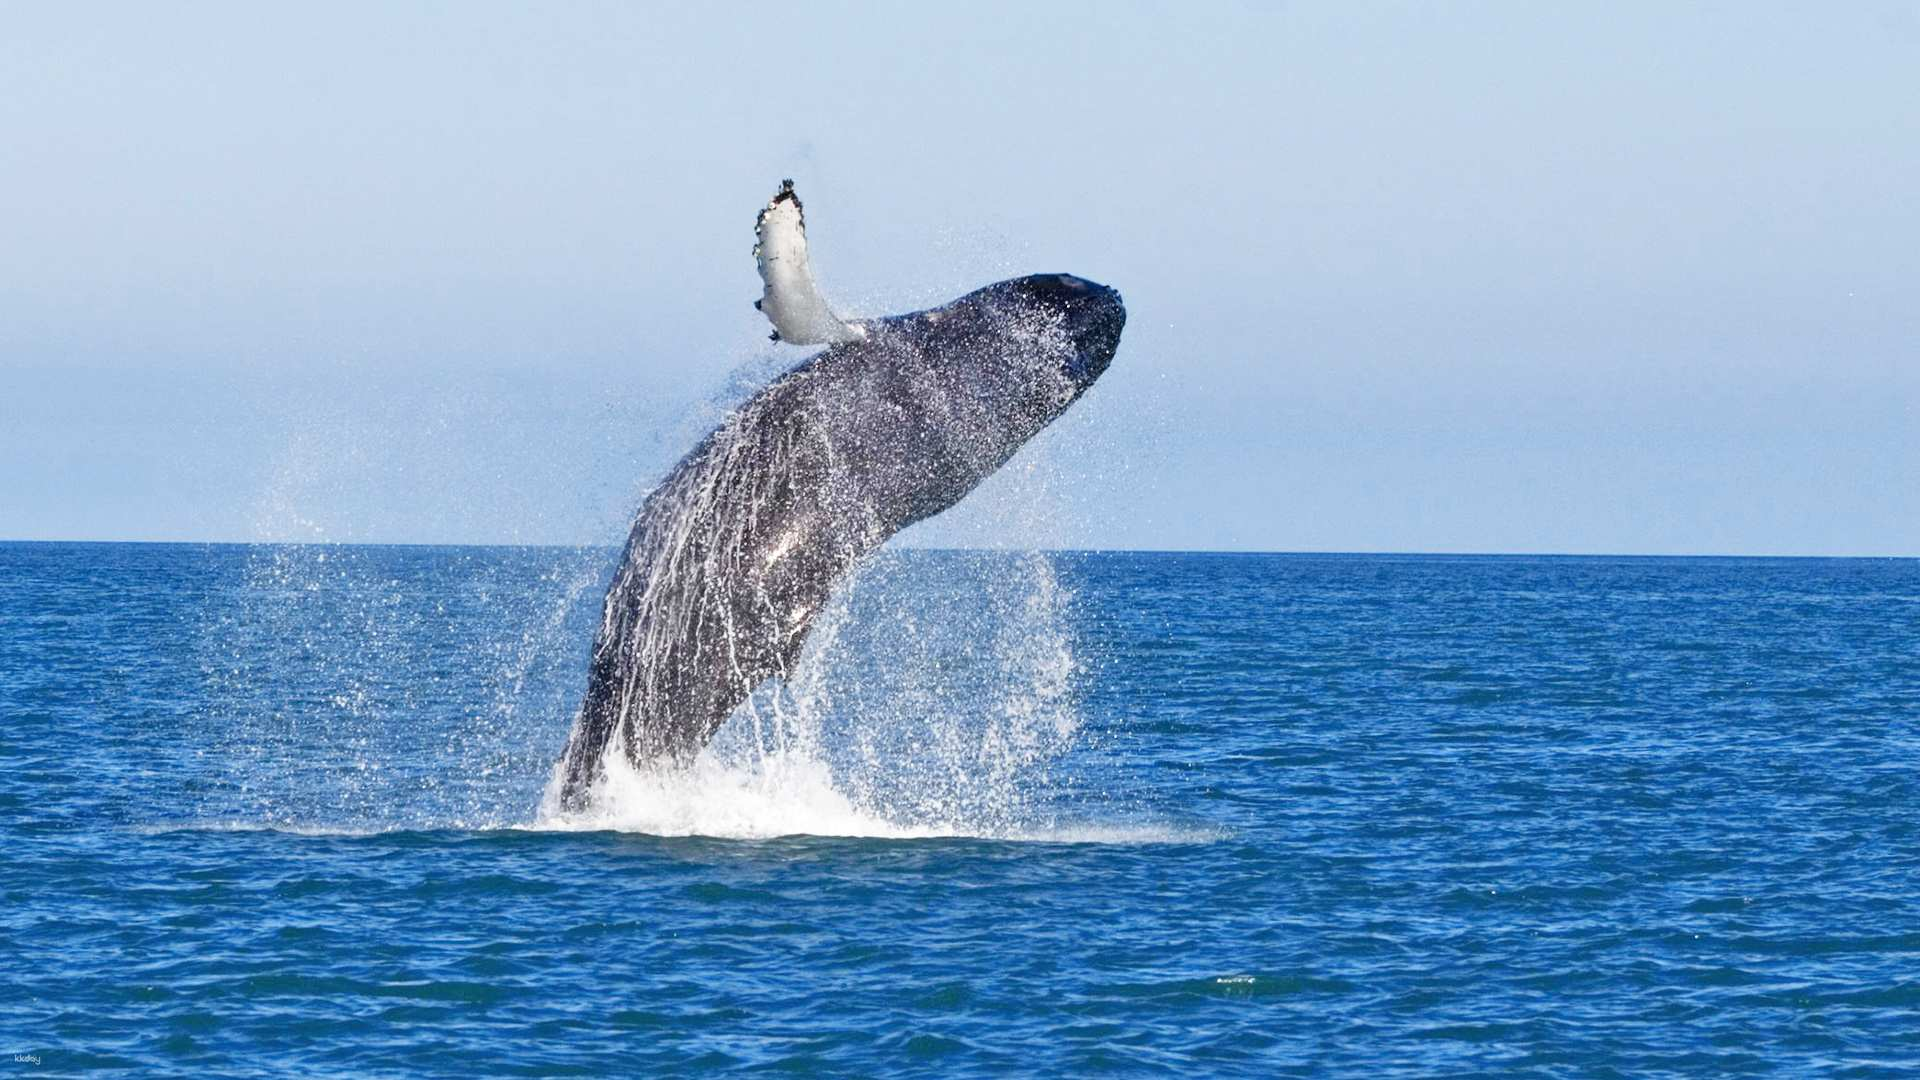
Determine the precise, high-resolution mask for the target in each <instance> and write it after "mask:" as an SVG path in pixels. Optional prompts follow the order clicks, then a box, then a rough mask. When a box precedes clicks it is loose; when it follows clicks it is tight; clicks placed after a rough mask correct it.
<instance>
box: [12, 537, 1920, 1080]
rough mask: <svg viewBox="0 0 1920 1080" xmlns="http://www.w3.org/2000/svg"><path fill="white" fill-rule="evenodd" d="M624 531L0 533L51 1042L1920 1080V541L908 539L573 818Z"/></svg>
mask: <svg viewBox="0 0 1920 1080" xmlns="http://www.w3.org/2000/svg"><path fill="white" fill-rule="evenodd" d="M610 561H611V553H609V552H605V551H599V550H572V549H554V548H547V549H517V548H433V547H390V548H381V547H259V546H254V547H248V546H192V545H185V546H173V545H112V544H100V545H94V544H88V545H62V544H13V545H0V1062H5V1063H7V1065H8V1067H9V1068H11V1069H12V1070H14V1072H16V1073H18V1074H21V1075H59V1074H77V1073H94V1072H112V1071H120V1072H125V1073H138V1074H142V1075H146V1074H169V1073H170V1074H179V1075H187V1074H191V1075H195V1076H262V1075H315V1074H337V1075H355V1076H398V1075H428V1076H460V1077H471V1076H493V1075H603V1074H613V1075H686V1074H694V1073H705V1072H722V1071H739V1072H761V1071H765V1072H773V1073H795V1074H814V1075H828V1076H858V1075H873V1076H959V1075H1040V1076H1063V1077H1065V1076H1073V1077H1078V1076H1087V1075H1100V1074H1123V1075H1180V1074H1186V1075H1247V1076H1271V1075H1355V1076H1370V1077H1378V1076H1427V1075H1434V1074H1456V1073H1463V1072H1465V1073H1476V1072H1492V1073H1514V1074H1534V1075H1559V1076H1608V1075H1613V1076H1657V1075H1742V1074H1756V1075H1757V1074H1768V1075H1811V1074H1829V1075H1860V1076H1870V1075H1887V1076H1893V1075H1913V1074H1915V1073H1916V1072H1920V781H1917V780H1916V768H1917V767H1920V562H1916V561H1912V560H1904V561H1903V560H1799V559H1764V560H1749V559H1654V558H1523V557H1487V558H1476V557H1389V556H1311V555H1285V556H1262V555H1246V556H1238V555H1204V554H1053V555H1042V554H983V553H943V552H915V551H903V552H896V553H887V554H883V555H882V556H881V557H879V558H878V559H877V560H875V561H874V562H873V563H872V564H871V565H870V566H868V567H867V568H866V570H864V571H863V572H862V573H861V575H860V576H859V577H858V579H857V580H856V581H855V583H854V584H853V586H852V588H851V589H850V590H848V591H847V593H846V594H845V595H844V596H843V597H842V598H841V599H840V601H839V602H838V607H837V609H836V610H835V612H833V613H832V614H831V616H830V617H828V618H826V619H824V621H823V622H822V624H821V627H822V628H821V630H820V631H819V632H818V633H817V634H816V640H815V641H814V642H813V643H812V644H810V646H809V650H808V654H807V656H806V658H805V659H804V660H803V661H802V664H801V670H800V672H799V673H798V674H797V675H796V677H795V680H794V683H793V685H791V686H778V687H771V688H769V689H768V690H767V691H766V692H764V693H763V694H761V695H760V696H759V698H758V699H757V700H756V701H755V703H754V704H753V706H752V708H750V709H748V710H745V711H743V712H742V713H741V714H740V715H738V716H736V718H735V720H734V721H732V722H731V723H730V726H729V728H728V729H727V730H726V731H725V732H723V734H722V737H721V738H720V740H719V741H718V742H717V743H716V746H715V748H714V750H713V752H712V754H711V756H710V757H709V758H707V759H705V760H703V761H702V763H701V765H700V767H699V768H698V769H697V770H696V771H695V772H694V773H692V774H690V775H687V776H682V777H678V778H675V779H672V780H660V779H649V778H647V777H644V776H640V775H627V776H616V777H615V778H614V780H613V781H612V782H610V783H609V785H608V786H607V788H606V789H605V791H604V792H603V799H602V803H601V805H600V806H599V807H598V808H597V809H596V810H595V811H594V812H593V813H591V814H586V815H582V816H578V817H573V818H567V817H562V816H558V815H556V814H553V813H549V812H547V811H545V810H543V808H542V807H543V793H544V791H545V788H546V785H547V781H548V777H549V774H550V769H551V766H552V763H553V761H554V759H555V757H556V756H557V755H558V753H559V750H560V747H561V744H562V742H563V741H564V739H565V737H566V733H567V728H568V725H569V723H570V720H571V711H572V709H573V707H574V705H575V703H576V702H577V696H578V694H579V691H580V688H581V686H582V684H583V682H584V675H583V672H584V666H585V659H586V650H587V647H588V644H589V639H590V638H591V635H592V631H593V627H594V624H595V620H596V618H597V614H598V612H597V605H598V602H599V598H600V593H601V590H602V589H603V588H604V582H605V580H606V577H607V575H608V573H609V572H610V569H611V566H610Z"/></svg>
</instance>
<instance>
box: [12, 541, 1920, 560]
mask: <svg viewBox="0 0 1920 1080" xmlns="http://www.w3.org/2000/svg"><path fill="white" fill-rule="evenodd" d="M28 544H44V545H50V546H51V545H70V546H77V545H97V546H102V547H106V546H152V547H233V548H249V547H295V548H298V547H328V548H334V547H340V548H346V547H364V548H483V549H487V548H503V549H515V550H565V551H585V550H591V549H594V548H600V549H604V550H606V551H609V552H616V551H619V550H620V548H621V544H618V543H614V544H604V543H588V544H568V543H507V542H488V541H482V542H472V541H437V540H101V539H77V540H65V539H63V540H50V539H45V538H39V539H7V538H0V546H18V545H28ZM883 550H892V551H933V552H958V553H968V554H1019V553H1026V552H1040V553H1043V554H1048V555H1220V556H1236V555H1238V556H1263V555H1264V556H1288V557H1295V558H1314V557H1318V558H1331V557H1339V558H1353V557H1365V556H1374V557H1380V558H1430V559H1446V558H1453V559H1779V560H1787V559H1829V560H1831V559H1858V560H1872V561H1879V562H1886V561H1896V560H1905V561H1911V560H1916V559H1920V554H1915V555H1889V554H1849V555H1805V554H1789V553H1779V552H1769V553H1765V554H1743V553H1731V552H1698V551H1690V552H1663V551H1407V550H1386V549H1373V550H1366V549H1356V550H1350V551H1336V550H1331V549H1305V548H1299V549H1281V548H1164V547H1115V548H1079V547H1065V548H1021V547H948V546H935V545H919V544H909V545H902V546H900V547H895V548H890V549H883Z"/></svg>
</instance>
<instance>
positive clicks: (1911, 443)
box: [0, 0, 1920, 556]
mask: <svg viewBox="0 0 1920 1080" xmlns="http://www.w3.org/2000/svg"><path fill="white" fill-rule="evenodd" d="M695 6H696V5H671V6H669V5H661V6H657V7H656V6H649V5H642V4H606V5H602V4H590V3H559V4H531V3H529V4H494V3H482V2H462V3H446V4H427V3H415V4H403V5H391V4H359V3H329V4H324V5H321V4H313V5H304V6H296V5H257V4H182V5H146V4H138V5H136V4H126V5H117V4H70V5H67V4H62V5H53V4H10V5H7V6H6V7H5V8H4V23H5V32H4V33H0V462H4V463H5V474H4V482H3V483H0V538H6V539H102V540H231V541H260V540H301V541H306V540H321V541H342V542H352V541H380V542H474V543H568V544H609V545H611V544H616V543H618V542H619V541H620V539H621V538H622V535H623V533H624V525H625V521H626V520H627V518H628V516H629V515H630V514H631V512H632V510H633V508H634V505H635V504H636V502H637V500H638V499H639V498H640V497H642V495H643V494H644V492H645V490H646V488H647V486H648V484H649V483H651V482H652V481H654V480H655V479H657V478H658V477H659V476H660V475H661V474H662V472H663V471H664V470H665V469H666V468H668V467H670V466H671V465H672V463H673V462H674V460H676V459H677V458H678V456H679V455H680V454H681V453H684V452H685V450H686V449H688V448H689V447H691V446H692V444H693V443H694V442H695V441H696V440H697V439H698V438H699V436H700V435H701V434H703V433H704V432H705V431H706V430H707V429H708V428H710V427H711V426H712V425H713V424H714V423H715V421H716V420H717V419H718V418H719V417H720V416H721V415H723V413H724V410H725V409H726V407H727V406H728V405H729V404H730V403H732V402H734V401H737V400H739V398H740V397H741V396H742V395H743V394H745V393H746V392H749V391H750V390H751V389H752V388H753V387H754V386H755V385H757V384H758V383H760V382H763V381H765V380H766V379H767V378H769V377H771V376H772V375H773V374H775V373H776V372H778V371H779V370H781V369H782V368H783V367H785V366H787V365H790V364H792V363H795V362H797V361H798V360H799V359H801V358H802V357H804V356H805V355H806V354H807V352H806V350H801V349H796V348H793V347H789V346H779V345H773V344H770V343H768V342H767V341H766V326H765V324H764V322H763V321H761V320H760V318H759V316H758V315H757V313H755V312H754V311H753V309H752V307H751V302H752V300H753V299H754V298H755V297H757V296H758V294H759V281H758V278H757V277H756V276H755V271H754V267H753V260H752V257H751V245H752V222H753V215H754V213H755V211H756V210H757V209H758V208H759V206H760V205H761V204H762V203H764V202H765V200H766V199H767V198H768V197H769V196H770V195H771V194H772V192H773V190H774V188H775V186H776V185H777V183H778V181H779V180H780V179H781V178H783V177H792V178H794V180H795V181H796V182H797V184H798V187H799V190H800V193H801V195H802V197H803V198H804V199H805V201H806V205H807V210H808V225H809V237H810V240H811V242H812V249H813V260H814V266H815V270H816V272H817V274H818V276H819V278H820V280H821V282H822V285H823V287H824V289H825V290H826V292H827V293H828V294H829V296H830V297H831V298H832V299H833V300H834V301H835V302H836V303H837V304H838V305H839V306H840V307H841V308H843V309H845V310H846V311H847V312H848V313H849V314H852V315H856V316H858V315H880V314H887V313H892V312H897V311H903V310H910V309H913V308H916V307H922V306H927V305H930V304H935V303H940V302H943V301H944V300H947V299H950V298H951V297H953V296H955V295H958V294H959V293H962V292H965V291H968V290H970V289H972V288H975V287H978V286H979V285H982V284H985V283H987V282H988V281H991V280H995V279H997V278H1001V277H1007V276H1013V275H1016V274H1022V273H1028V272H1039V271H1067V272H1072V273H1077V274H1081V275H1083V276H1086V277H1091V278H1094V279H1096V280H1099V281H1102V282H1105V283H1107V284H1111V285H1113V286H1115V287H1116V288H1118V289H1120V290H1121V291H1122V292H1123V293H1124V294H1125V296H1126V299H1127V305H1128V311H1129V322H1128V327H1127V331H1126V335H1125V337H1124V339H1123V341H1122V344H1121V348H1120V352H1119V355H1118V357H1117V358H1116V360H1115V361H1114V364H1113V366H1112V368H1111V369H1110V370H1109V371H1108V372H1107V374H1106V375H1105V377H1104V378H1103V379H1102V380H1101V382H1100V383H1099V384H1098V385H1097V386H1096V387H1095V388H1094V390H1093V391H1092V392H1091V393H1089V394H1088V396H1087V397H1086V398H1085V399H1083V400H1082V401H1081V402H1080V403H1079V404H1078V405H1076V406H1075V408H1074V409H1073V411H1072V412H1071V413H1070V414H1069V415H1068V416H1067V417H1065V418H1064V419H1063V420H1062V421H1060V422H1059V423H1058V424H1057V425H1056V426H1055V427H1054V428H1053V429H1051V430H1049V431H1048V432H1046V433H1044V434H1043V435H1042V436H1041V437H1040V438H1039V439H1037V440H1036V441H1035V443H1034V444H1032V445H1030V446H1029V447H1028V448H1027V449H1026V450H1025V451H1023V452H1022V453H1021V455H1020V456H1019V457H1017V458H1016V459H1015V460H1014V462H1013V463H1012V464H1011V465H1009V466H1008V468H1007V469H1006V470H1004V471H1003V472H1002V474H1000V475H998V476H996V477H994V478H993V479H992V480H990V481H989V482H988V483H987V484H986V485H984V486H983V487H982V489H980V490H979V491H978V492H976V493H975V495H974V496H972V497H971V498H969V499H968V500H967V501H966V502H965V503H963V504H962V505H961V506H959V507H958V508H956V509H955V510H953V511H951V512H950V513H949V514H947V515H943V516H942V517H940V518H937V519H935V520H933V521H931V522H928V523H925V524H922V525H920V526H916V527H915V528H914V529H912V530H910V531H909V534H907V535H905V536H903V537H902V542H904V543H909V544H929V545H966V546H1001V547H1075V548H1173V549H1224V550H1267V551H1432V552H1554V553H1645V554H1799V555H1902V556H1914V555H1920V483H1916V476H1920V5H1917V4H1914V3H1910V2H1885V3H1875V2H1872V0H1863V2H1860V3H1855V4H1846V5H1814V4H1803V5H1774V4H1766V3H1725V4H1706V3H1702V4H1678V5H1676V4H1651V3H1649V4H1639V3H1604V4H1601V3H1595V4H1590V5H1574V4H1551V5H1543V4H1522V3H1513V4H1464V3H1463V4H1447V5H1428V4H1369V3H1320V4H1277V3H1275V4H1228V3H1219V4H1207V5H1181V6H1178V7H1176V6H1175V5H1170V4H1169V5H1145V4H1140V5H1135V4H1114V3H1102V4H1086V5H1072V4H1060V5H994V4H978V3H968V4H955V5H944V6H943V5H934V4H914V5H885V6H881V5H872V6H867V5H847V6H835V5H793V4H769V5H763V6H727V7H718V6H716V7H714V8H713V9H712V10H698V11H695V10H691V8H693V7H695ZM700 6H701V7H705V6H704V5H700Z"/></svg>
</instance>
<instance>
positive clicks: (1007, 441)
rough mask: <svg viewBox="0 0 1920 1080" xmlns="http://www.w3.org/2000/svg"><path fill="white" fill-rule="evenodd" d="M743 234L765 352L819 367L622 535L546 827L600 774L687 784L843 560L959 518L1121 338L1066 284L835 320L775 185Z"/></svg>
mask: <svg viewBox="0 0 1920 1080" xmlns="http://www.w3.org/2000/svg"><path fill="white" fill-rule="evenodd" d="M755 233H756V239H757V243H756V245H755V248H754V254H755V258H756V261H757V262H758V265H759V269H760V275H761V279H762V282H763V293H762V296H761V299H760V300H759V301H758V302H757V303H756V305H755V306H757V307H758V308H759V309H760V310H761V311H762V312H763V313H764V314H765V315H766V316H767V318H768V319H769V321H771V322H772V323H773V327H774V338H775V340H779V341H785V342H788V343H791V344H824V345H827V346H828V347H827V348H825V349H823V350H821V351H820V352H817V353H815V354H814V355H812V356H810V357H808V358H807V359H805V360H803V361H801V362H800V363H799V364H798V365H797V366H795V367H793V368H791V369H789V370H788V371H787V372H786V373H785V374H783V375H781V376H779V377H778V378H776V379H775V380H774V381H773V382H772V383H770V384H769V385H768V386H766V387H765V388H764V389H762V390H761V391H760V392H759V393H757V394H755V395H754V396H753V397H751V398H750V399H748V400H747V401H746V402H745V403H744V404H742V405H740V406H739V407H738V408H736V409H734V410H733V411H732V412H731V413H730V414H729V415H728V416H727V417H726V418H725V419H724V420H723V421H722V423H721V424H720V426H719V428H718V429H716V430H715V431H713V432H712V433H711V434H709V435H707V436H706V437H705V438H704V439H702V440H701V441H700V442H699V444H698V445H696V446H695V447H694V448H693V450H692V451H691V452H689V453H688V454H687V456H686V457H685V458H684V459H682V460H681V461H680V463H679V464H678V465H676V466H675V467H674V468H673V470H672V471H671V472H669V473H668V474H667V476H666V477H665V479H663V480H662V481H661V482H660V483H659V484H658V486H656V487H655V488H654V489H653V491H652V492H651V493H650V494H649V495H648V496H647V498H646V500H645V501H644V503H643V504H642V505H641V507H640V510H639V512H638V513H637V514H636V515H635V518H634V521H633V527H632V530H631V532H630V533H629V535H628V537H627V543H626V547H625V550H624V552H623V554H622V557H621V560H620V565H619V569H618V570H617V571H616V572H615V574H614V577H613V581H612V584H611V585H610V586H609V587H608V589H607V597H606V603H605V606H604V608H603V609H602V617H601V622H600V627H599V630H598V632H597V633H596V635H595V639H594V645H593V653H592V658H591V660H590V663H589V670H588V676H587V689H586V694H585V697H584V698H583V699H582V702H581V706H580V711H579V713H578V715H577V717H576V718H575V720H574V726H573V730H572V733H571V735H570V736H569V737H568V740H567V746H566V750H565V752H564V754H563V756H562V758H561V760H560V762H559V763H558V765H557V766H556V768H555V780H556V783H557V785H558V787H557V796H558V805H559V807H560V808H561V809H562V810H565V811H579V810H583V809H585V808H586V807H587V806H589V805H590V804H591V802H592V797H593V789H594V785H595V783H596V782H597V781H598V780H600V779H601V777H603V776H604V775H605V771H606V765H607V762H608V761H609V760H610V759H613V758H616V757H624V758H625V760H627V761H628V762H630V763H631V764H633V765H634V766H635V767H638V768H641V769H671V768H677V767H681V766H684V765H686V764H688V763H689V762H691V761H692V759H693V758H694V757H695V756H696V755H698V754H699V752H700V751H701V749H702V748H703V747H704V746H705V745H706V743H707V741H708V740H709V739H710V738H711V737H712V736H713V734H714V732H715V731H716V730H717V729H718V728H719V727H720V725H721V724H722V723H723V722H724V721H725V720H726V718H727V716H728V714H730V713H731V712H733V710H734V709H735V708H737V707H738V706H739V705H740V704H741V703H742V702H744V701H745V700H746V699H747V698H748V697H749V696H750V695H751V694H752V693H753V691H754V690H755V689H756V688H757V687H758V686H760V685H761V684H762V683H764V682H766V681H767V680H768V679H770V678H774V677H784V676H786V675H787V673H788V672H790V671H791V670H792V668H793V665H794V663H795V662H796V661H797V660H798V658H799V656H800V651H801V648H802V646H803V645H804V644H805V642H806V637H807V631H808V629H809V628H810V627H811V626H812V624H813V620H814V618H815V616H816V615H817V614H818V613H819V611H820V610H821V608H822V607H823V606H824V605H825V604H826V603H827V601H828V599H829V597H830V596H831V595H832V592H833V590H834V587H835V585H836V584H837V583H838V582H839V581H840V580H841V579H843V578H844V577H846V576H847V575H848V573H849V572H850V571H852V570H853V569H854V567H855V566H856V565H857V564H858V563H859V562H860V560H861V559H862V557H864V556H865V555H867V554H869V553H870V552H872V551H873V550H874V549H876V548H878V547H879V546H880V545H881V544H882V543H884V542H885V541H886V539H887V538H888V537H890V536H892V535H893V534H894V533H896V532H898V531H900V530H901V529H903V528H906V527H907V526H908V525H911V524H913V523H914V522H916V521H920V520H922V519H924V518H928V517H931V516H933V515H934V514H938V513H940V512H941V511H943V510H945V509H947V508H948V507H951V506H953V505H954V504H955V503H957V502H959V501H960V500H961V499H962V498H963V497H964V496H965V495H966V494H967V493H968V492H969V491H971V490H973V488H974V487H975V486H976V485H978V484H979V483H980V482H981V481H982V480H984V479H985V478H986V477H987V476H988V475H989V474H991V473H992V472H994V470H996V469H998V468H999V467H1000V466H1001V465H1002V464H1004V463H1005V462H1006V461H1007V460H1008V459H1009V458H1010V457H1012V456H1013V454H1014V452H1015V451H1016V450H1018V449H1019V448H1020V447H1021V445H1022V444H1024V443H1025V442H1026V441H1027V440H1028V439H1030V438H1032V437H1033V436H1034V435H1035V434H1036V433H1038V432H1039V431H1040V430H1041V429H1042V428H1044V427H1046V426H1047V424H1049V423H1051V422H1052V421H1053V420H1054V419H1055V418H1056V417H1058V416H1060V415H1061V414H1062V413H1063V412H1065V411H1066V409H1067V408H1068V407H1069V406H1070V405H1072V404H1073V403H1074V401H1076V400H1078V399H1079V397H1080V396H1081V395H1082V394H1083V393H1085V392H1086V390H1087V388H1088V387H1090V386H1092V385H1093V382H1094V380H1096V379H1098V378H1099V377H1100V375H1101V373H1102V372H1104V371H1105V370H1106V369H1107V366H1108V364H1109V363H1111V362H1112V360H1113V355H1114V351H1115V349H1116V348H1117V347H1118V346H1119V342H1120V332H1121V329H1122V327H1123V326H1124V325H1125V323H1126V309H1125V307H1124V306H1123V305H1122V303H1121V300H1120V294H1119V293H1117V292H1115V291H1114V290H1113V289H1110V288H1108V287H1106V286H1104V285H1098V284H1095V283H1094V282H1091V281H1087V280H1085V279H1083V278H1079V277H1075V276H1072V275H1070V274H1035V275H1032V276H1029V277H1022V278H1014V279H1011V280H1007V281H1001V282H998V283H995V284H992V285H988V286H986V287H985V288H983V289H979V290H977V291H975V292H972V293H968V294H967V295H965V296H962V297H960V298H959V299H957V300H954V301H953V302H951V303H948V304H946V305H944V306H941V307H937V308H931V309H929V310H926V311H917V312H913V313H911V314H906V315H894V316H888V317H883V318H877V319H869V320H862V321H852V320H847V319H843V318H841V317H840V316H838V315H836V314H835V313H834V312H833V310H832V309H831V308H830V307H829V306H828V305H827V303H826V301H825V300H824V299H823V298H822V297H821V295H820V292H819V290H818V288H817V287H816V286H815V284H814V282H813V278H812V272H811V269H810V268H809V266H808V262H807V248H806V227H805V220H804V217H803V213H802V208H801V205H800V200H799V197H798V196H797V195H796V194H795V193H794V190H793V184H792V181H787V182H785V183H783V184H782V185H781V187H780V189H779V191H778V193H777V194H776V195H775V196H774V198H773V200H772V201H771V202H769V203H768V204H767V206H766V208H765V209H764V210H762V211H761V213H760V216H759V218H758V220H757V221H756V223H755Z"/></svg>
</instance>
